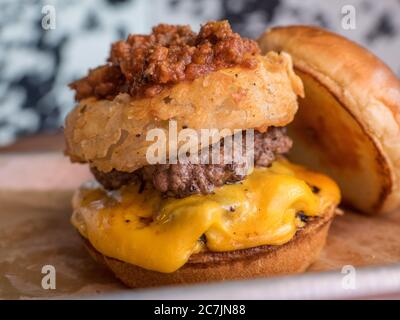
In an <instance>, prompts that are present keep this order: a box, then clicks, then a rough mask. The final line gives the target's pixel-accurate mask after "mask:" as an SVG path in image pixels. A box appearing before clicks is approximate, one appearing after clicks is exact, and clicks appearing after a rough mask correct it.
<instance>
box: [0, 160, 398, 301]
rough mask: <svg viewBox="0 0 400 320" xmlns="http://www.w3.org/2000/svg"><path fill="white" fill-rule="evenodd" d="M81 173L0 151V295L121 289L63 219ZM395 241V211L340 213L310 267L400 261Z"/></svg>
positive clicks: (62, 163)
mask: <svg viewBox="0 0 400 320" xmlns="http://www.w3.org/2000/svg"><path fill="white" fill-rule="evenodd" d="M88 179H91V176H90V173H89V172H88V169H87V166H83V165H72V164H70V163H69V161H68V159H66V158H64V157H62V155H59V154H52V153H50V154H36V155H35V154H31V155H15V156H11V155H10V156H1V158H0V298H3V299H4V298H7V299H10V298H12V299H18V298H23V299H32V298H46V297H61V296H62V297H64V296H67V297H71V298H73V297H80V296H82V295H87V294H88V295H99V297H100V296H101V295H102V294H105V293H110V292H118V291H119V290H123V289H125V287H124V286H123V285H122V284H121V283H120V282H119V281H118V280H116V279H115V278H114V277H113V275H112V274H111V273H109V272H108V271H107V270H105V269H104V268H103V267H102V266H100V265H98V264H97V263H95V262H94V261H93V260H92V259H91V258H90V256H89V255H88V253H87V252H86V251H85V249H84V248H83V245H82V241H81V240H80V238H79V236H78V234H77V232H76V231H75V229H74V228H73V227H72V226H71V224H70V222H69V218H70V215H71V197H72V192H73V190H74V189H75V188H76V187H77V186H78V185H79V184H80V183H81V182H83V181H85V180H88ZM399 244H400V211H399V212H393V213H392V214H389V215H385V216H378V217H368V216H363V215H360V214H355V213H352V212H349V211H346V212H344V215H342V216H338V217H336V219H335V220H334V222H333V224H332V227H331V230H330V232H329V236H328V240H327V244H326V246H325V249H324V250H323V252H322V254H321V256H320V258H319V260H318V261H317V262H316V263H315V264H314V265H312V266H311V268H310V271H318V272H321V271H327V270H339V272H340V270H341V268H342V267H343V266H344V265H353V266H355V267H359V266H374V265H385V264H390V263H395V262H399V261H400V245H399ZM45 265H52V266H54V267H55V270H56V289H54V290H52V289H47V290H46V289H43V288H42V278H43V277H44V276H45V274H42V268H43V266H45Z"/></svg>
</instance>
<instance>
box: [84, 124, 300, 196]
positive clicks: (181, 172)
mask: <svg viewBox="0 0 400 320" xmlns="http://www.w3.org/2000/svg"><path fill="white" fill-rule="evenodd" d="M243 139H244V136H243ZM291 146H292V140H291V139H290V138H289V137H288V136H287V135H286V129H285V128H284V127H271V128H269V129H268V130H267V131H266V132H263V133H262V132H259V131H255V132H254V164H255V166H261V167H267V166H269V165H270V164H271V162H272V161H274V160H275V158H276V156H277V155H281V154H284V153H286V152H288V151H289V150H290V148H291ZM233 150H235V145H233ZM220 153H221V157H220V159H221V163H219V164H193V163H190V161H189V162H186V163H179V162H178V163H177V164H156V165H150V166H146V167H143V168H141V169H138V170H136V171H134V172H122V171H117V170H115V169H114V170H112V171H110V172H107V173H104V172H102V171H99V170H97V169H96V168H95V167H91V171H92V173H93V174H94V176H95V177H96V179H97V181H99V182H100V183H101V184H102V185H103V186H104V187H105V188H106V189H110V190H112V189H118V188H120V187H121V186H123V185H126V184H129V183H132V182H135V181H141V182H142V183H152V184H153V186H154V188H155V189H157V190H159V191H161V192H162V193H164V194H166V195H167V196H173V197H177V198H182V197H185V196H188V195H191V194H196V193H201V194H208V193H211V192H212V191H213V190H214V188H215V187H218V186H222V185H224V184H225V183H234V182H238V181H241V180H243V179H244V178H245V176H246V175H245V174H244V172H246V170H243V168H244V167H245V168H247V167H249V164H248V163H247V161H248V160H247V158H246V155H245V149H244V148H243V150H242V154H241V158H240V157H239V158H236V159H234V161H233V162H232V163H231V164H224V163H223V145H222V144H221V147H220Z"/></svg>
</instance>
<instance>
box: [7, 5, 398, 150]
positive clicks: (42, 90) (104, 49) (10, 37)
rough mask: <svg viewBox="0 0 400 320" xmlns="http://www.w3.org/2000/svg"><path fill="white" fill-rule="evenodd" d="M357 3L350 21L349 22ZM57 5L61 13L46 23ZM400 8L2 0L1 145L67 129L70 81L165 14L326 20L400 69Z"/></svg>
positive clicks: (257, 26)
mask: <svg viewBox="0 0 400 320" xmlns="http://www.w3.org/2000/svg"><path fill="white" fill-rule="evenodd" d="M49 5H50V7H49ZM349 5H350V6H353V7H354V9H355V21H354V22H355V25H354V28H353V27H352V28H350V29H349V28H348V27H344V26H343V18H344V17H345V16H346V14H347V12H348V11H347V8H348V6H349ZM49 8H50V9H49ZM53 9H54V10H53ZM49 13H50V14H54V17H55V19H54V20H52V21H51V23H50V24H47V27H46V28H44V27H43V26H42V22H43V19H44V18H46V15H48V14H49ZM399 16H400V0H381V1H373V0H344V1H342V0H330V1H320V0H303V1H294V0H264V1H262V0H259V1H257V0H53V1H51V0H46V1H39V0H36V1H35V0H0V146H5V145H8V144H11V143H13V142H14V141H15V140H16V139H17V138H18V137H21V136H24V135H29V134H37V133H43V132H54V131H59V130H60V127H61V126H62V123H63V120H64V117H65V115H66V114H67V113H68V111H70V110H71V108H72V107H73V106H74V100H73V92H72V91H71V90H70V89H69V88H68V87H67V84H68V83H70V82H71V81H73V80H75V79H77V78H79V77H81V76H83V75H85V74H86V72H87V70H88V69H89V68H93V67H96V66H98V65H99V64H102V63H104V61H105V59H106V57H107V56H108V52H109V48H110V43H111V42H113V41H115V40H118V39H121V38H126V37H127V35H128V34H129V33H148V32H150V30H151V27H152V26H153V25H155V24H158V23H160V22H166V23H173V24H190V25H191V26H192V28H193V29H194V30H198V29H199V26H200V24H202V23H204V22H206V21H208V20H217V19H228V20H229V21H230V23H231V25H232V27H233V29H234V30H235V31H237V32H239V33H241V34H242V35H244V36H248V37H252V38H256V37H258V36H259V35H260V34H261V33H262V32H263V31H264V30H265V29H266V28H267V27H270V26H276V25H288V24H311V25H319V26H322V27H325V28H328V29H331V30H333V31H335V32H338V33H340V34H342V35H344V36H346V37H348V38H350V39H352V40H354V41H356V42H358V43H360V44H362V45H363V46H365V47H367V48H368V49H370V50H371V51H372V52H373V53H375V54H376V55H377V56H379V57H380V58H381V59H382V60H383V61H385V62H386V63H387V64H388V65H389V66H390V67H391V68H392V69H393V70H394V71H395V73H396V74H397V75H400V59H399V57H400V19H399ZM47 22H48V21H47ZM49 26H50V27H49Z"/></svg>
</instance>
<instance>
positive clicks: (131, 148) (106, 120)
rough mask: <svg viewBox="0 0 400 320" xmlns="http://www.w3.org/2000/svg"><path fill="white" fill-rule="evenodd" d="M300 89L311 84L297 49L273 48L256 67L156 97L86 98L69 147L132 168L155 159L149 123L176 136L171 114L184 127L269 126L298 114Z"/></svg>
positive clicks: (107, 164)
mask: <svg viewBox="0 0 400 320" xmlns="http://www.w3.org/2000/svg"><path fill="white" fill-rule="evenodd" d="M297 95H303V86H302V83H301V80H300V78H299V77H297V76H296V75H295V74H294V72H293V69H292V61H291V58H290V56H289V55H287V54H281V55H278V54H277V53H273V52H271V53H269V54H268V55H266V56H258V57H257V66H256V68H255V69H248V68H243V67H234V68H229V69H221V70H218V71H215V72H212V73H210V74H208V75H206V76H203V77H200V78H198V79H196V80H194V81H192V82H181V83H178V84H176V85H174V86H172V87H170V88H168V89H164V90H163V91H162V92H161V93H160V94H159V95H157V96H155V97H153V98H143V99H132V98H131V97H129V96H128V95H127V94H120V95H119V96H117V97H116V98H115V99H114V100H112V101H110V100H96V99H95V98H89V99H85V100H82V101H81V102H80V103H79V105H78V106H76V108H75V109H74V110H73V111H72V112H71V113H70V114H69V115H68V117H67V119H66V124H65V130H64V133H65V139H66V146H67V148H66V153H67V154H68V155H69V156H70V157H71V159H72V160H74V161H78V162H90V163H91V164H92V165H93V166H95V167H96V168H97V169H98V170H100V171H103V172H109V171H111V170H112V169H117V170H119V171H125V172H132V171H134V170H136V169H138V168H141V167H143V166H144V165H147V164H148V162H147V160H146V151H147V149H148V146H149V145H151V144H152V143H154V142H153V141H146V133H147V131H148V130H150V129H152V128H159V129H161V130H163V131H164V132H165V134H166V138H167V141H166V142H168V120H170V119H174V120H176V122H177V129H178V130H180V129H181V128H182V127H187V128H190V129H194V130H200V129H207V128H215V129H231V130H233V129H249V128H259V129H260V130H265V129H266V128H267V127H269V126H284V125H286V124H287V123H289V122H291V121H292V120H293V117H294V115H295V113H296V111H297ZM178 132H179V131H178ZM182 143H183V142H182ZM179 147H180V146H179V145H178V148H179Z"/></svg>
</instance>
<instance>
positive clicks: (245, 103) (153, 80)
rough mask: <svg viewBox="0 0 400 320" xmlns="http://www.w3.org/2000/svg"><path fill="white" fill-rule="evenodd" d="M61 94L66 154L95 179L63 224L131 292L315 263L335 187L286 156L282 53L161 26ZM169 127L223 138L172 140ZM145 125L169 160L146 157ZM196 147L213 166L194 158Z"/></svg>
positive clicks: (287, 85) (288, 65) (209, 28)
mask: <svg viewBox="0 0 400 320" xmlns="http://www.w3.org/2000/svg"><path fill="white" fill-rule="evenodd" d="M70 86H71V88H73V89H74V90H75V92H76V100H77V101H78V105H77V106H76V107H75V108H74V110H72V112H71V113H70V114H69V115H68V117H67V119H66V125H65V138H66V154H67V155H68V156H69V157H70V158H71V160H72V161H74V162H81V163H87V164H88V165H89V166H90V170H91V171H92V173H93V175H94V177H95V180H96V181H93V182H89V183H85V184H84V185H82V186H81V188H80V189H79V190H77V191H76V193H75V195H74V198H73V214H72V218H71V221H72V224H73V226H74V227H75V228H76V229H77V230H78V232H79V234H80V235H81V237H82V239H83V241H84V244H85V246H86V248H87V249H88V251H89V252H90V254H91V255H92V256H93V257H94V258H95V259H96V260H97V261H98V262H100V263H102V264H104V265H105V266H107V267H108V268H109V269H110V270H111V271H112V272H113V273H114V274H115V275H116V276H117V277H118V278H119V279H121V280H122V281H123V282H124V283H125V284H126V285H128V286H130V287H149V286H156V285H165V284H177V283H193V282H204V281H215V280H223V279H240V278H249V277H260V276H271V275H276V274H288V273H296V272H302V271H304V270H305V269H306V268H307V267H308V266H309V265H310V264H311V263H312V262H313V261H314V260H315V259H316V257H317V256H318V254H319V252H320V251H321V249H322V247H323V245H324V243H325V239H326V236H327V232H328V229H329V226H330V223H331V221H332V218H333V217H334V213H335V208H336V206H337V205H338V203H339V201H340V192H339V189H338V186H337V185H336V184H335V182H334V181H333V180H331V179H330V178H329V177H328V176H326V175H323V174H319V173H316V172H313V171H310V170H308V169H306V168H305V167H302V166H299V165H296V164H294V163H291V162H289V160H287V159H286V157H285V154H286V153H288V152H289V151H290V149H291V147H292V140H291V138H290V137H289V136H288V135H287V131H286V128H285V126H287V125H288V124H290V123H291V122H292V121H293V119H294V117H295V114H296V111H297V109H298V104H297V98H298V96H300V97H303V96H304V88H303V84H302V81H301V79H300V78H299V77H298V76H297V75H296V74H295V73H294V71H293V67H292V60H291V57H290V56H289V55H288V54H286V53H284V52H282V53H276V52H273V51H269V52H267V53H265V55H264V54H261V52H260V48H259V46H258V44H257V43H256V42H255V41H253V40H250V39H246V38H242V37H240V36H239V35H238V34H237V33H234V32H233V31H232V30H231V28H230V25H229V23H228V22H226V21H222V22H209V23H206V24H205V25H203V26H202V27H201V29H200V31H199V32H198V33H195V32H193V31H192V30H191V29H190V28H189V27H187V26H174V25H165V24H161V25H158V26H156V27H154V28H153V31H152V33H151V34H149V35H130V36H129V37H128V38H127V40H126V41H118V42H116V43H114V44H113V45H112V47H111V51H110V55H109V58H108V61H107V63H106V64H104V65H102V66H100V67H98V68H96V69H93V70H90V71H89V73H88V75H87V76H85V77H84V78H82V79H80V80H78V81H75V82H73V83H72V84H71V85H70ZM171 123H174V124H175V129H177V131H179V130H186V129H188V130H191V131H190V132H191V133H199V134H201V133H202V132H203V131H204V130H205V129H208V130H212V131H213V132H218V133H219V135H218V138H217V139H208V140H206V141H204V139H198V140H195V139H191V141H190V142H189V143H188V142H187V141H180V140H178V141H177V140H176V139H174V138H173V135H172V134H171V133H172V132H171V131H172V129H171V128H172V127H171ZM154 130H158V131H157V132H161V133H165V134H164V138H165V139H164V140H165V141H164V142H166V145H167V147H165V148H164V149H162V150H164V151H165V156H164V157H161V159H163V160H165V161H159V162H154V161H149V149H150V148H152V147H154V143H155V142H156V141H155V140H156V139H153V138H154V136H153V138H152V137H149V132H154ZM249 132H250V133H252V134H248V133H249ZM213 137H215V135H214V136H213ZM234 137H236V138H237V137H239V138H237V139H235V138H234ZM249 137H250V139H249ZM229 138H232V139H231V141H232V143H231V144H230V146H231V147H232V149H233V152H232V154H234V157H231V159H230V160H228V161H227V158H228V157H227V151H226V150H228V148H225V147H226V146H227V144H228V143H227V142H226V141H229ZM200 141H201V142H200ZM185 144H186V146H188V144H189V147H188V148H183V146H184V145H185ZM241 144H243V146H241ZM249 146H251V148H249ZM194 147H198V148H197V149H196V148H194ZM193 150H197V151H193ZM205 150H206V151H209V150H212V151H213V155H214V154H218V155H219V157H216V159H219V160H218V161H210V158H211V156H206V159H205V160H206V161H198V159H199V158H200V159H201V158H202V157H201V156H199V154H203V153H204V151H205ZM215 150H216V152H214V151H215ZM158 153H160V151H158ZM206 154H207V153H206ZM249 154H251V155H252V156H251V157H249ZM180 156H182V157H180ZM211 160H215V159H214V158H213V159H211Z"/></svg>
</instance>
